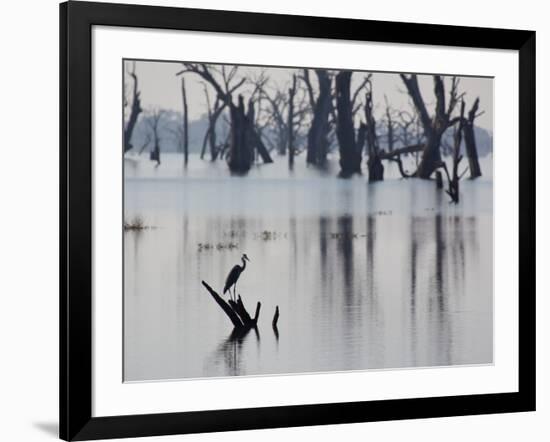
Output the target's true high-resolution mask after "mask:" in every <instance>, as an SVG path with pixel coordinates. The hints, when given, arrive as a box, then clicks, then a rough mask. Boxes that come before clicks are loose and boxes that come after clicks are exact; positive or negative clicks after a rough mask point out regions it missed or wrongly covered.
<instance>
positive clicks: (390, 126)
mask: <svg viewBox="0 0 550 442" xmlns="http://www.w3.org/2000/svg"><path fill="white" fill-rule="evenodd" d="M384 101H385V103H386V119H385V121H384V123H385V124H386V138H387V146H388V152H392V151H393V148H394V144H395V141H396V139H395V122H394V121H393V114H392V109H391V107H390V105H389V103H388V97H386V96H385V95H384Z"/></svg>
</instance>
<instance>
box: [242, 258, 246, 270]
mask: <svg viewBox="0 0 550 442" xmlns="http://www.w3.org/2000/svg"><path fill="white" fill-rule="evenodd" d="M241 261H242V262H243V265H242V267H241V269H243V270H244V269H245V268H246V260H245V259H244V258H241Z"/></svg>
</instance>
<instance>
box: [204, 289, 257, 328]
mask: <svg viewBox="0 0 550 442" xmlns="http://www.w3.org/2000/svg"><path fill="white" fill-rule="evenodd" d="M202 285H203V286H204V288H205V289H206V290H207V291H208V293H210V295H211V296H212V298H213V299H214V301H216V303H217V304H218V305H219V306H220V308H221V309H222V310H223V312H224V313H225V314H226V315H227V317H228V318H229V320H230V321H231V323H232V324H233V328H234V329H235V330H237V331H242V330H246V329H250V328H254V327H256V326H257V324H258V319H259V317H260V308H261V306H262V304H261V303H260V302H258V303H257V304H256V313H255V314H254V317H251V316H250V314H249V313H248V311H247V310H246V308H245V306H244V304H243V301H242V299H241V296H240V295H239V296H238V297H237V301H236V302H235V301H232V300H229V301H228V302H226V301H225V300H224V299H223V298H222V297H221V296H220V295H219V294H218V293H217V292H216V291H215V290H214V289H213V288H212V287H210V286H209V285H208V284H207V283H206V282H205V281H202Z"/></svg>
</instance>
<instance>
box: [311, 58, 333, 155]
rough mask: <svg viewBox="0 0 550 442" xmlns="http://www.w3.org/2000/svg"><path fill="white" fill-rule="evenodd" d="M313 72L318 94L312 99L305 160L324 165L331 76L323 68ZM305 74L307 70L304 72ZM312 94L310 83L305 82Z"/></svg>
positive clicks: (326, 147)
mask: <svg viewBox="0 0 550 442" xmlns="http://www.w3.org/2000/svg"><path fill="white" fill-rule="evenodd" d="M315 74H316V75H317V79H318V81H319V95H318V97H317V99H316V100H313V101H314V103H313V120H312V122H311V127H310V129H309V132H308V134H307V155H306V161H307V162H308V163H309V164H315V165H316V166H324V165H325V163H326V160H327V153H328V144H329V143H328V134H329V131H330V126H329V121H328V117H329V114H330V109H331V106H332V92H331V83H332V81H331V78H330V75H329V73H328V72H327V71H326V70H324V69H316V70H315ZM305 75H307V70H306V74H305ZM306 83H307V86H308V89H309V91H310V96H311V97H312V96H313V93H312V88H311V84H309V82H306Z"/></svg>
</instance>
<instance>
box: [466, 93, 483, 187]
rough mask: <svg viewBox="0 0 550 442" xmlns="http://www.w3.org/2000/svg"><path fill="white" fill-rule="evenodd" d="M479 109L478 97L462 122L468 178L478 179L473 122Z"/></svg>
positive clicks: (478, 167) (478, 168) (478, 171)
mask: <svg viewBox="0 0 550 442" xmlns="http://www.w3.org/2000/svg"><path fill="white" fill-rule="evenodd" d="M478 109H479V97H478V98H476V101H475V102H474V104H473V106H472V108H471V109H470V111H469V112H468V118H467V119H465V120H464V121H463V124H464V126H463V128H462V129H463V131H464V144H465V148H466V156H467V157H468V165H469V169H470V178H471V179H474V178H478V177H480V176H481V167H480V166H479V159H478V156H477V145H476V138H475V131H474V120H475V119H476V117H477V116H479V115H480V114H477V111H478Z"/></svg>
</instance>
